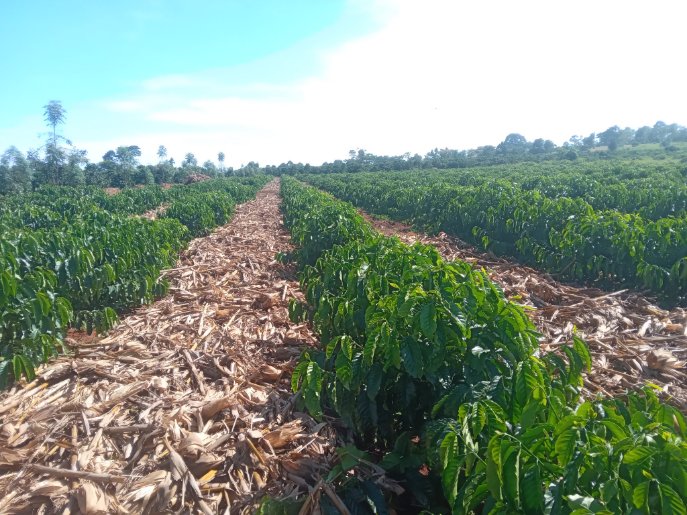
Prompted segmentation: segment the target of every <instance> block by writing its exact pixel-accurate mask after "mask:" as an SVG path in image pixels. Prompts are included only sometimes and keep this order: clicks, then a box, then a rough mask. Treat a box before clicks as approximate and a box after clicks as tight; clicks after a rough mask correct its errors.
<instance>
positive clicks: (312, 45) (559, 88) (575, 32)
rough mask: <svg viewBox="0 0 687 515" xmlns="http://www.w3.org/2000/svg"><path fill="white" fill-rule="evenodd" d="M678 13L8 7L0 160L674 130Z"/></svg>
mask: <svg viewBox="0 0 687 515" xmlns="http://www.w3.org/2000/svg"><path fill="white" fill-rule="evenodd" d="M685 14H687V8H686V7H685V6H684V2H681V1H679V0H656V1H654V2H651V3H649V2H640V1H632V0H630V1H624V2H620V1H615V0H608V1H606V2H593V1H591V0H579V1H576V2H569V1H564V0H561V1H557V2H550V1H545V0H523V1H521V2H512V1H506V0H486V1H484V2H468V1H462V0H423V1H422V2H420V1H411V0H319V1H314V0H313V1H306V0H301V1H294V0H292V1H289V2H285V1H283V0H282V1H275V0H233V1H215V0H203V1H199V2H190V1H182V0H136V1H134V0H118V1H116V2H104V1H103V2H100V1H94V0H88V1H86V0H82V1H76V0H66V1H60V2H56V1H54V0H39V1H36V0H33V1H31V0H21V1H20V0H3V1H2V2H0V19H1V20H2V29H0V48H2V49H3V52H2V61H3V67H2V69H3V78H2V80H0V151H1V150H3V149H5V148H7V147H8V146H9V145H16V146H17V147H18V148H20V149H21V150H24V151H25V150H28V149H29V148H36V147H38V146H40V145H41V141H42V138H43V136H42V134H43V133H45V132H46V128H45V126H44V123H43V120H42V106H43V105H45V104H46V103H47V102H48V101H49V100H52V99H58V100H61V101H62V104H63V106H64V107H65V109H66V110H67V122H66V124H65V125H64V126H63V127H62V129H61V130H62V133H63V134H64V135H65V136H66V137H68V138H70V139H71V140H72V141H73V142H74V144H75V145H76V146H77V147H78V148H85V149H86V150H88V152H89V158H90V159H91V160H99V159H100V157H101V156H102V154H103V153H105V152H106V151H107V150H109V149H111V148H116V147H117V146H118V145H133V144H137V145H139V146H141V148H142V149H143V152H144V154H143V160H144V161H151V162H152V161H154V160H155V151H156V150H157V146H158V145H160V144H163V145H166V146H167V148H168V150H169V153H170V155H171V156H174V157H175V158H177V159H179V158H181V157H182V156H183V155H184V154H185V153H186V152H193V153H194V154H195V155H196V156H197V157H198V158H199V160H200V161H201V162H202V161H204V160H205V159H213V160H214V159H215V158H216V155H217V152H219V151H223V152H225V154H226V155H227V163H228V164H230V165H234V166H238V165H240V164H242V163H246V162H248V161H249V160H256V161H259V162H260V163H261V164H278V163H279V162H282V161H287V160H289V159H291V160H293V161H303V162H306V161H309V162H312V163H319V162H322V161H324V160H330V161H331V160H334V159H337V158H345V157H346V155H347V152H348V150H349V149H352V148H365V149H367V150H369V151H371V152H375V153H394V154H400V153H403V152H406V151H408V152H419V153H424V152H426V151H428V150H430V149H431V148H434V147H451V148H470V147H474V146H478V145H482V144H496V143H498V142H499V141H501V140H502V139H503V138H504V137H505V136H506V134H508V133H509V132H520V133H522V134H524V135H525V136H526V137H527V138H529V139H534V138H536V137H548V138H551V139H553V140H554V141H556V142H557V143H562V142H563V141H564V140H566V139H567V138H569V137H570V136H571V135H573V134H584V135H586V134H588V133H589V132H591V131H594V130H602V129H605V128H607V127H608V126H610V125H613V124H619V125H629V126H633V127H637V126H640V125H644V124H653V123H654V122H655V121H657V120H659V119H661V120H663V121H666V122H668V123H671V122H676V123H681V124H687V103H686V102H684V80H685V74H684V71H683V66H682V62H683V61H684V55H683V54H684V43H683V41H682V36H681V34H682V33H683V29H682V21H683V20H684V19H685Z"/></svg>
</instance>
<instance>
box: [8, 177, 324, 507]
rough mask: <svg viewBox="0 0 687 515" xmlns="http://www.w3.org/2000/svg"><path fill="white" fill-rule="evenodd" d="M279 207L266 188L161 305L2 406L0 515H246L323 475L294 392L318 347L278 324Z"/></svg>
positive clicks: (284, 242)
mask: <svg viewBox="0 0 687 515" xmlns="http://www.w3.org/2000/svg"><path fill="white" fill-rule="evenodd" d="M279 202H280V200H279V186H278V182H277V181H274V182H272V183H270V184H269V185H268V186H266V187H265V188H264V189H263V190H262V191H261V192H259V193H258V195H257V197H256V199H255V200H254V201H251V202H247V203H245V204H242V205H240V206H238V207H237V208H236V213H235V215H234V218H233V219H232V221H231V222H230V223H229V224H227V225H226V226H224V227H222V228H220V229H218V230H217V231H215V232H214V233H212V234H211V235H209V236H208V237H205V238H199V239H196V240H194V241H192V242H191V244H190V246H189V248H188V249H187V250H186V251H185V252H184V253H183V254H182V256H181V259H180V261H179V264H178V267H177V268H175V269H173V270H169V271H167V272H166V273H165V275H166V277H167V278H168V279H169V281H170V283H171V288H170V292H169V294H168V295H167V296H166V297H164V298H163V299H162V300H160V301H158V302H155V303H154V304H151V305H149V306H145V307H142V308H140V309H138V310H136V311H135V312H133V314H131V315H130V316H127V317H126V318H124V319H123V320H122V321H121V322H120V323H119V324H118V325H117V327H116V328H115V329H114V330H113V331H111V333H110V334H109V335H108V336H107V337H105V338H102V339H96V340H95V341H92V340H91V339H88V338H84V339H82V340H80V342H79V343H78V344H76V342H73V343H74V344H75V349H74V356H72V357H62V358H59V359H56V360H54V361H53V362H51V363H50V364H49V365H48V366H45V367H43V368H42V369H41V370H40V374H39V377H38V378H37V379H36V380H35V381H34V382H33V383H31V384H30V385H23V386H15V387H14V388H13V389H12V390H10V391H9V392H6V393H3V394H2V395H1V396H0V513H19V512H23V513H27V512H28V513H57V512H61V513H78V512H84V513H86V512H87V513H91V514H97V513H159V512H163V511H164V512H166V511H167V510H171V511H174V512H182V513H222V512H224V513H230V512H231V513H243V512H246V513H247V512H252V511H253V510H254V509H255V503H256V502H257V501H258V500H259V499H260V498H261V497H262V496H264V495H265V494H274V495H278V496H279V497H283V496H288V495H290V494H292V495H294V496H296V495H299V494H301V493H304V492H307V491H308V486H309V485H312V484H313V483H314V482H315V481H316V478H317V476H318V474H320V473H325V472H326V471H327V470H328V469H329V464H328V463H327V460H328V457H329V456H331V451H332V449H333V447H334V444H335V440H334V439H335V436H334V432H333V430H332V428H331V427H330V426H328V425H326V424H318V423H316V422H315V421H314V420H313V419H311V418H310V417H309V416H308V415H306V414H303V413H297V412H294V406H293V401H294V396H293V395H292V393H291V391H290V376H291V371H292V370H293V367H294V365H295V362H296V359H297V358H298V356H299V355H300V352H301V350H302V347H303V346H304V345H307V344H311V343H313V342H314V341H315V338H314V337H313V335H312V334H311V333H310V332H309V330H308V328H307V327H305V326H304V325H294V324H292V323H291V322H290V321H289V318H288V302H289V300H290V299H291V298H292V297H293V296H300V293H299V292H298V283H297V282H296V281H295V274H294V271H293V270H292V269H290V268H288V267H287V266H285V265H282V264H280V263H278V262H276V261H275V255H276V254H277V253H278V252H288V251H290V250H291V249H292V247H291V244H290V240H289V235H288V233H287V232H286V231H285V230H284V228H283V225H282V221H281V220H282V218H281V213H280V212H279ZM65 508H66V509H67V510H68V511H66V512H65V511H63V510H65Z"/></svg>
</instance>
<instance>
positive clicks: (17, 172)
mask: <svg viewBox="0 0 687 515" xmlns="http://www.w3.org/2000/svg"><path fill="white" fill-rule="evenodd" d="M31 176H32V170H31V166H30V164H29V161H28V160H27V159H26V157H24V155H23V154H22V153H21V152H20V151H19V150H17V148H16V147H10V148H8V149H7V150H5V152H4V153H3V154H2V157H0V194H3V195H6V194H9V193H23V192H25V191H30V190H31Z"/></svg>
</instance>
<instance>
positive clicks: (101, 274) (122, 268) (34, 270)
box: [0, 177, 267, 385]
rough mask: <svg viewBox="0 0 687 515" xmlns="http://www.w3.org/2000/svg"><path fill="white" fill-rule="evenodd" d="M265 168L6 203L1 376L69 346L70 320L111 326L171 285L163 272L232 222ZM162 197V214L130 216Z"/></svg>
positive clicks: (43, 193)
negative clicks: (196, 242) (256, 173)
mask: <svg viewBox="0 0 687 515" xmlns="http://www.w3.org/2000/svg"><path fill="white" fill-rule="evenodd" d="M266 182H267V178H265V177H255V178H251V179H245V178H243V179H221V180H214V181H208V182H204V183H199V184H195V185H191V186H177V187H174V188H171V189H169V190H164V189H162V188H159V187H148V188H141V189H131V190H125V191H123V192H121V193H119V194H117V195H114V196H109V195H107V194H105V193H104V192H103V191H102V190H100V189H97V188H82V189H74V188H67V187H62V188H60V187H49V188H44V189H40V190H38V191H37V192H35V193H30V194H24V195H16V196H10V197H7V198H6V199H3V200H4V202H3V206H2V208H0V234H1V235H2V236H1V237H0V342H1V343H0V345H1V347H0V383H1V384H2V385H6V384H8V383H9V382H11V381H13V380H15V379H18V378H19V377H20V376H22V375H24V376H26V377H27V379H29V380H31V379H32V378H33V376H34V369H35V367H36V365H38V364H40V363H43V362H45V361H47V359H48V358H50V357H51V356H53V355H55V354H57V353H59V352H61V351H64V350H65V349H64V346H63V338H64V336H65V333H66V331H67V329H68V328H70V327H73V328H77V329H84V330H86V331H87V332H89V333H90V332H92V331H97V332H99V333H101V332H104V331H107V330H108V329H109V328H111V327H112V326H113V324H114V323H115V322H116V320H117V313H120V312H122V311H123V310H126V309H130V308H133V307H136V306H140V305H142V304H145V303H149V302H151V301H152V300H153V299H155V298H157V297H159V296H161V295H163V294H164V293H165V292H166V291H167V287H168V285H167V283H166V282H165V281H164V280H160V272H161V270H162V269H164V268H168V267H171V266H173V265H174V263H175V262H176V257H177V254H178V253H179V251H180V250H181V249H183V248H184V247H185V246H186V244H187V243H188V242H189V240H190V239H191V238H194V237H198V236H202V235H205V234H207V233H208V232H209V231H210V230H212V228H214V227H216V226H218V225H221V224H224V223H226V222H227V221H228V220H229V218H230V217H231V214H232V213H233V208H234V205H235V203H239V202H244V201H246V200H248V199H250V198H252V197H253V196H254V195H255V193H256V192H257V190H258V189H260V188H261V187H262V186H263V185H264V184H265V183H266ZM162 204H165V207H166V209H165V210H164V211H163V212H161V214H160V216H159V217H158V219H156V220H148V219H145V218H141V217H136V216H131V215H134V214H141V213H143V212H145V211H147V210H151V209H154V208H157V207H159V206H161V205H162Z"/></svg>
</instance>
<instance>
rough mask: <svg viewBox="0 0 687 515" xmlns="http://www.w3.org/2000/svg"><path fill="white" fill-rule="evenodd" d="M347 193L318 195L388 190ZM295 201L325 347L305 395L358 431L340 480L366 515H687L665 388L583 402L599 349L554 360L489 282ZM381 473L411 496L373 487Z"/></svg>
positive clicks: (303, 382) (682, 447)
mask: <svg viewBox="0 0 687 515" xmlns="http://www.w3.org/2000/svg"><path fill="white" fill-rule="evenodd" d="M375 177H379V178H380V179H381V176H379V175H376V176H375ZM311 179H313V180H314V178H311ZM346 180H348V181H350V184H351V187H350V188H348V189H346V188H344V187H343V184H344V183H343V181H341V182H340V181H339V178H336V179H331V178H322V179H321V180H320V181H318V183H319V184H322V185H325V186H328V187H330V188H332V189H335V188H334V186H335V187H336V190H337V191H340V192H346V191H349V192H351V193H350V195H351V196H352V195H353V193H352V192H353V191H354V189H355V188H359V189H360V190H362V195H364V197H361V198H365V199H368V200H369V199H371V198H372V196H371V194H370V195H368V193H367V192H368V191H373V190H374V191H376V192H377V193H379V194H381V193H382V192H383V189H379V190H378V189H375V188H373V186H374V185H373V184H369V183H368V182H366V181H365V177H364V176H362V177H360V178H358V177H356V178H353V177H348V178H347V179H346ZM389 184H390V183H389V182H385V183H384V185H385V186H387V187H388V186H389ZM368 188H369V189H368ZM409 190H410V192H409V193H408V195H407V196H406V197H402V200H403V201H406V200H408V198H410V196H411V195H412V191H413V190H412V189H409ZM394 193H395V194H398V193H400V191H399V190H398V189H395V190H394ZM394 193H392V194H385V195H383V196H382V197H381V198H380V199H379V200H380V202H385V201H389V199H391V198H393V194H394ZM282 194H283V197H284V204H283V210H284V217H285V224H286V226H287V227H288V228H289V230H290V231H291V234H292V239H293V241H294V243H295V244H296V245H297V248H298V250H297V251H296V252H295V253H294V255H293V256H292V258H293V259H295V260H296V261H297V262H299V263H300V266H301V274H300V280H301V286H302V289H303V291H304V292H305V295H306V300H307V304H300V303H293V304H292V306H291V315H292V317H293V318H295V319H304V318H305V319H308V320H310V321H311V322H312V324H313V327H314V328H315V330H316V331H317V332H318V333H319V335H320V338H321V342H320V346H319V347H318V348H313V349H309V350H307V351H306V352H305V353H304V354H303V356H302V358H301V360H300V362H299V364H298V365H297V367H296V369H295V371H294V375H293V379H292V385H293V387H294V390H298V391H300V393H301V398H302V402H303V404H304V406H305V408H306V409H307V410H308V411H309V412H310V413H311V414H312V415H313V416H314V417H316V418H321V417H323V416H330V415H333V416H336V417H339V418H340V419H341V420H342V422H343V424H344V426H345V428H346V429H348V430H349V431H352V434H353V442H354V443H355V445H348V446H346V447H342V448H341V449H339V451H338V452H339V456H340V462H339V465H338V466H337V467H336V468H335V469H334V470H332V472H331V473H330V474H329V477H328V478H327V481H328V482H330V483H332V484H334V485H335V486H336V487H337V489H338V493H339V495H340V497H341V498H342V499H343V501H344V502H345V503H346V504H347V505H348V507H349V509H350V511H351V513H368V512H373V513H389V512H390V510H389V507H391V508H393V509H394V510H395V511H397V512H399V511H400V512H409V511H414V512H418V511H420V510H423V509H424V510H428V512H432V513H447V512H453V513H550V514H569V513H575V514H587V513H606V514H611V513H687V509H686V508H685V503H686V501H687V444H686V443H685V441H684V438H685V436H687V425H686V424H685V419H684V417H683V415H682V414H681V413H680V412H679V411H677V410H676V409H674V408H673V407H671V406H668V405H666V404H663V403H661V402H660V401H659V400H658V398H657V396H656V395H655V394H654V393H653V392H652V391H649V390H647V391H644V392H641V393H633V394H630V395H629V396H628V397H627V398H626V399H624V400H621V399H610V398H597V399H587V400H584V399H582V398H581V397H580V394H579V392H580V388H581V386H582V385H583V372H584V371H587V370H589V368H590V367H591V358H590V355H589V352H588V349H587V346H586V344H585V343H584V342H583V341H581V340H580V339H577V338H575V339H573V340H572V341H571V342H570V344H569V345H568V346H563V347H562V349H561V351H560V352H559V353H557V354H542V353H541V352H540V350H539V346H538V336H539V335H538V334H537V332H536V330H535V327H534V326H533V324H532V322H531V321H530V320H529V319H528V317H527V316H526V314H525V312H524V311H523V309H522V308H521V307H520V306H518V305H516V304H514V303H512V302H510V301H508V300H507V299H506V298H505V296H504V294H503V292H502V291H501V290H500V289H499V287H498V286H497V285H495V284H494V283H492V282H491V281H490V280H489V279H488V277H487V276H486V274H485V273H484V272H483V271H479V270H475V269H473V268H472V267H471V266H469V265H468V264H466V263H463V262H460V261H456V262H447V261H444V260H443V259H442V258H441V257H440V256H439V254H438V252H437V251H436V249H434V248H433V247H430V246H426V245H420V244H416V245H413V246H408V245H406V244H403V243H401V242H400V241H399V240H398V239H396V238H388V237H384V236H381V235H379V234H378V233H376V232H375V231H374V230H373V229H372V228H371V226H370V225H368V224H367V223H366V222H365V221H364V220H363V219H362V218H361V217H360V216H359V215H358V214H357V213H356V210H355V208H354V207H353V206H352V205H351V204H348V203H345V202H342V201H340V200H337V199H335V198H333V197H331V196H330V195H328V194H326V193H323V192H321V191H319V190H316V189H315V188H313V187H310V186H307V185H304V184H303V183H300V182H298V181H297V180H295V179H293V178H289V177H284V178H283V180H282ZM437 198H440V197H437ZM358 200H360V199H358ZM370 202H371V200H370ZM382 205H383V204H382ZM400 205H403V204H399V206H400ZM440 205H441V204H437V206H440ZM420 207H424V206H420ZM373 463H374V464H376V465H375V467H379V466H381V467H383V469H384V470H385V472H386V474H387V476H389V477H391V478H393V479H396V480H399V481H401V484H403V486H404V488H405V492H404V493H402V494H400V496H399V492H398V491H396V492H395V493H392V491H391V490H393V489H388V488H385V487H384V483H383V482H382V481H377V480H376V479H375V478H376V477H379V474H378V473H373V474H371V475H370V474H366V473H364V471H365V470H368V471H369V470H370V464H373ZM321 503H322V507H323V509H324V510H325V511H327V510H328V509H331V511H332V513H336V511H335V508H334V506H333V505H332V504H330V503H329V500H328V499H326V498H324V499H323V500H322V501H321ZM268 508H269V509H268ZM278 510H279V505H278V504H276V505H275V504H271V503H266V504H265V506H264V507H263V512H264V513H269V512H271V511H278Z"/></svg>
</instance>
